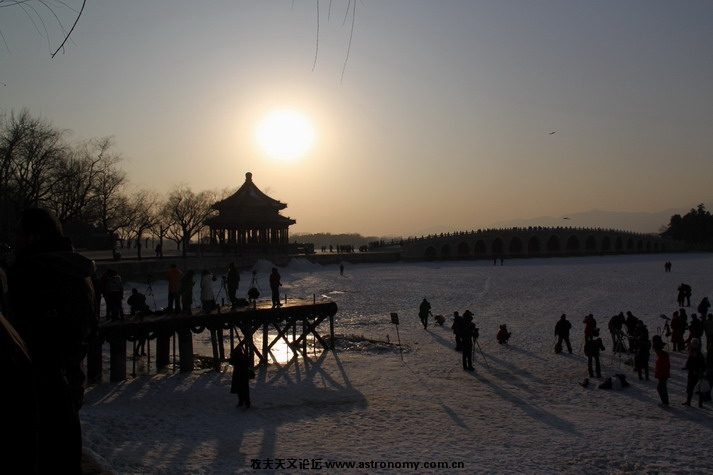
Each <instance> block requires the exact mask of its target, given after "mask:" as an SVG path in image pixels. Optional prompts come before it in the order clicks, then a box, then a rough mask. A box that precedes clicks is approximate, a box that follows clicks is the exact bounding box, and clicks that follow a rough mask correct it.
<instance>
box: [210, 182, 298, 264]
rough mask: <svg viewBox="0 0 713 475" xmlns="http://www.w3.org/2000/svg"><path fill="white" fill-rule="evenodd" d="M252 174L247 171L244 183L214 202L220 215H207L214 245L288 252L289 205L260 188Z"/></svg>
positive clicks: (214, 206) (290, 220) (240, 249)
mask: <svg viewBox="0 0 713 475" xmlns="http://www.w3.org/2000/svg"><path fill="white" fill-rule="evenodd" d="M252 178H253V175H252V173H250V172H248V173H246V174H245V183H243V186H241V187H240V188H239V189H238V191H236V192H235V193H234V194H233V195H231V196H229V197H228V198H226V199H224V200H222V201H219V202H217V203H215V204H214V205H213V209H215V210H217V211H218V215H216V216H214V217H212V218H208V219H207V220H206V222H205V224H206V225H207V226H208V227H209V228H210V240H211V244H214V245H219V246H221V247H228V248H234V249H235V251H236V252H243V251H248V252H250V251H257V252H265V251H277V250H284V251H287V250H288V249H287V248H288V244H289V227H290V226H291V225H293V224H295V223H296V221H295V220H294V219H290V218H289V217H285V216H282V215H281V214H280V211H282V210H283V209H285V208H286V207H287V205H286V204H284V203H281V202H279V201H277V200H275V199H273V198H270V197H269V196H267V195H266V194H265V193H263V192H262V191H260V190H259V189H258V187H257V186H255V184H254V183H253V179H252Z"/></svg>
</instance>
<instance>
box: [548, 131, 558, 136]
mask: <svg viewBox="0 0 713 475" xmlns="http://www.w3.org/2000/svg"><path fill="white" fill-rule="evenodd" d="M556 133H557V131H556V130H555V131H554V132H550V133H549V135H554V134H556Z"/></svg>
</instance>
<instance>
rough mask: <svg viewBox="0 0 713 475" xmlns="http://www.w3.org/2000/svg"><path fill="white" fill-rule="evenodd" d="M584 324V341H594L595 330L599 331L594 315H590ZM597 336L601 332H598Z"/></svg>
mask: <svg viewBox="0 0 713 475" xmlns="http://www.w3.org/2000/svg"><path fill="white" fill-rule="evenodd" d="M582 323H584V341H589V340H591V339H593V338H594V330H597V321H596V320H595V319H594V315H592V314H591V313H590V314H589V315H587V316H586V317H584V320H582ZM597 335H599V330H597Z"/></svg>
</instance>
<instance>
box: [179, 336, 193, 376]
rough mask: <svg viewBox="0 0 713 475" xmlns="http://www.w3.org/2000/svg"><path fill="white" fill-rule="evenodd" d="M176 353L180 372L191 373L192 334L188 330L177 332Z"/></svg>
mask: <svg viewBox="0 0 713 475" xmlns="http://www.w3.org/2000/svg"><path fill="white" fill-rule="evenodd" d="M178 353H179V357H180V369H181V371H193V334H192V333H191V330H190V329H188V328H182V329H180V330H178Z"/></svg>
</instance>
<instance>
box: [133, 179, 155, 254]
mask: <svg viewBox="0 0 713 475" xmlns="http://www.w3.org/2000/svg"><path fill="white" fill-rule="evenodd" d="M158 203H159V198H158V194H157V193H155V192H153V191H149V190H139V191H138V192H137V193H133V194H132V195H131V198H129V203H128V206H129V210H130V211H129V212H130V213H131V223H130V224H129V226H127V227H128V229H129V230H130V231H131V235H132V237H134V238H136V257H137V258H138V259H139V260H141V248H142V243H141V239H142V238H143V236H144V234H145V233H146V232H147V231H149V230H150V229H151V228H153V227H154V226H155V225H156V224H157V223H158V222H159V213H158Z"/></svg>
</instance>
